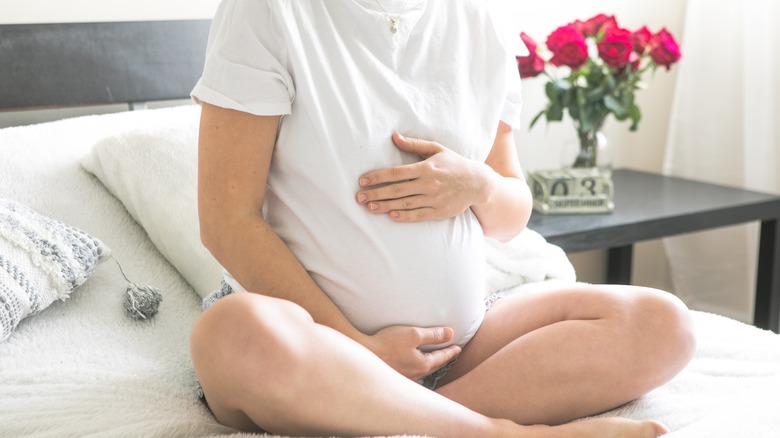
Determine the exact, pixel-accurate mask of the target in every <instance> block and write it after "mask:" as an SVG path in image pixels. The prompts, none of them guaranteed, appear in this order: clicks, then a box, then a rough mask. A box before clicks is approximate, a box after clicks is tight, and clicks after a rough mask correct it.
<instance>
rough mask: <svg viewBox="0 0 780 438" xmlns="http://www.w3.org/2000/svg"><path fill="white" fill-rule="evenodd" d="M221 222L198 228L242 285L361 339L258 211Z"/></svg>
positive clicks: (208, 244)
mask: <svg viewBox="0 0 780 438" xmlns="http://www.w3.org/2000/svg"><path fill="white" fill-rule="evenodd" d="M220 222H221V223H219V224H216V225H214V226H212V227H211V228H210V231H209V229H207V230H206V231H204V232H202V233H201V234H202V238H203V241H204V244H206V246H207V248H208V249H209V250H210V251H211V253H212V254H213V255H214V257H215V258H216V259H217V260H218V261H219V262H220V264H222V266H223V267H225V269H227V270H228V272H230V274H231V275H232V276H233V277H234V278H235V279H236V280H237V281H238V282H239V283H240V284H241V285H242V286H243V287H245V288H246V289H247V290H249V291H252V292H257V293H261V294H263V295H268V296H273V297H276V298H281V299H285V300H289V301H292V302H294V303H297V304H298V305H300V306H301V307H303V308H304V309H306V310H307V311H308V312H309V314H311V316H312V318H313V319H314V321H315V322H317V323H319V324H323V325H326V326H329V327H331V328H333V329H335V330H338V331H339V332H341V333H343V334H345V335H347V336H348V337H350V338H352V339H354V340H356V341H358V342H360V343H364V342H365V338H366V335H364V334H362V333H361V332H359V331H358V330H357V329H356V328H355V327H354V326H353V325H352V324H351V323H350V322H349V321H348V320H347V319H346V317H345V316H344V314H343V313H342V312H341V311H340V310H339V309H338V307H336V305H335V304H334V303H333V302H332V301H331V300H330V299H329V298H328V296H327V295H326V294H325V293H324V292H323V291H322V289H320V288H319V286H317V284H316V283H315V282H314V280H312V278H311V276H310V275H309V274H308V272H306V270H305V269H304V267H303V266H302V265H301V264H300V262H299V261H298V259H297V258H296V257H295V255H294V254H293V253H292V251H291V250H290V249H289V248H288V247H287V245H286V244H285V243H284V242H283V241H282V240H281V238H279V236H278V235H277V234H276V233H275V232H274V230H273V229H271V227H270V226H269V225H268V224H267V223H266V222H265V221H264V220H263V218H262V217H261V216H260V214H259V213H258V214H256V215H250V216H247V217H241V218H233V219H232V220H230V219H229V220H224V219H223V220H220ZM202 227H204V229H205V228H206V227H208V226H204V225H203V224H202Z"/></svg>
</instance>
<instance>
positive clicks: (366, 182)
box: [359, 163, 420, 187]
mask: <svg viewBox="0 0 780 438" xmlns="http://www.w3.org/2000/svg"><path fill="white" fill-rule="evenodd" d="M419 176H420V166H419V165H418V163H414V164H407V165H404V166H395V167H388V168H385V169H380V170H375V171H373V172H369V173H366V174H365V175H362V176H361V177H360V180H359V184H360V187H371V186H376V185H379V184H388V183H394V182H399V181H409V180H413V179H415V178H418V177H419Z"/></svg>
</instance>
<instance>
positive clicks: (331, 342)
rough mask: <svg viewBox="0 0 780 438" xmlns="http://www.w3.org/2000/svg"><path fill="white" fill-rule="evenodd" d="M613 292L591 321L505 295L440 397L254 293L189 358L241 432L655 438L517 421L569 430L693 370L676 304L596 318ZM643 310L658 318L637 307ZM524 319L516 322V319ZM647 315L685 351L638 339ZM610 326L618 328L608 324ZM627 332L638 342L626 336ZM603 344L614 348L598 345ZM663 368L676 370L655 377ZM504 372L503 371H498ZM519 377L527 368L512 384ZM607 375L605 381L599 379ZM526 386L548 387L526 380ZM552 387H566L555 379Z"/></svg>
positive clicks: (628, 427) (205, 332)
mask: <svg viewBox="0 0 780 438" xmlns="http://www.w3.org/2000/svg"><path fill="white" fill-rule="evenodd" d="M551 293H552V295H557V294H560V296H561V297H567V295H566V294H564V293H563V292H558V293H556V292H551ZM577 293H583V291H581V290H580V292H577ZM575 294H576V293H575ZM645 294H647V295H650V296H653V298H647V297H645V296H644V295H645ZM596 295H599V293H596ZM607 295H609V296H612V298H609V299H606V298H605V301H604V302H593V303H590V304H589V305H590V308H591V309H592V311H593V312H595V313H593V314H590V313H588V312H584V313H578V312H579V311H578V310H577V309H575V308H574V307H575V306H569V305H568V304H567V302H566V300H563V298H560V299H557V300H550V302H548V303H545V305H548V306H550V307H551V308H550V309H544V310H539V309H537V312H534V310H533V309H530V308H526V305H521V304H522V303H523V302H524V300H520V299H506V300H503V301H504V303H501V304H497V305H496V306H495V307H494V309H492V310H491V311H490V312H488V315H489V318H487V319H486V321H485V325H483V328H481V329H480V332H479V333H478V335H477V336H475V337H474V339H472V341H471V342H470V343H469V347H467V349H464V351H463V353H462V354H461V359H460V360H459V361H458V363H457V364H456V365H455V366H454V367H453V368H452V370H451V371H450V374H449V375H448V377H447V379H448V380H449V382H448V383H447V382H445V383H447V384H445V385H444V386H442V387H441V388H440V389H439V390H438V392H434V391H429V390H427V389H425V388H423V387H422V386H420V385H418V384H416V383H414V382H412V381H411V380H409V379H407V378H405V377H403V376H401V375H400V374H398V373H396V372H395V371H394V370H392V369H391V368H390V367H389V366H387V365H386V364H385V363H384V362H382V361H381V360H379V359H378V358H377V357H376V356H374V355H373V354H372V353H371V352H369V351H368V350H366V349H365V348H363V347H362V346H361V345H359V344H357V343H356V342H353V341H352V340H350V339H348V338H346V337H345V336H343V335H341V334H340V333H338V332H336V331H334V330H331V329H329V328H327V327H324V326H321V325H318V324H316V323H314V322H313V321H312V319H311V317H310V316H309V315H308V313H306V312H305V311H304V310H303V309H302V308H300V307H299V306H297V305H295V304H292V303H289V302H286V301H283V300H277V299H274V298H269V297H264V296H260V295H255V294H248V293H246V294H235V295H231V296H228V297H225V298H223V299H222V300H220V301H219V302H218V303H216V304H214V305H213V306H212V307H211V308H210V309H209V310H207V311H206V312H204V314H203V315H202V316H201V318H200V319H199V320H198V322H197V323H196V325H195V327H194V330H193V334H192V340H191V342H192V344H191V350H192V356H193V363H194V365H195V370H196V373H197V375H198V378H199V379H200V381H201V384H202V385H203V390H204V393H205V394H206V397H207V400H208V403H209V407H210V408H211V410H212V412H213V413H214V415H215V416H216V418H217V419H218V420H219V421H220V422H221V423H223V424H226V425H229V426H232V427H235V428H238V429H242V430H257V429H259V428H262V429H265V430H268V431H272V432H274V433H281V434H288V435H296V436H299V435H317V436H321V435H342V436H365V435H393V434H399V435H401V434H418V435H429V436H439V437H458V436H464V437H472V436H484V437H492V436H496V437H505V436H506V437H510V436H514V437H569V436H572V437H575V436H576V437H590V436H593V437H618V436H620V437H634V436H636V437H652V436H656V435H657V434H660V433H662V432H663V431H664V429H663V427H661V426H660V425H658V424H657V423H653V422H634V421H630V420H623V419H594V420H588V421H580V422H574V423H569V424H564V425H562V426H557V427H546V426H520V425H519V424H536V423H545V422H548V423H560V422H564V421H567V420H569V419H573V418H576V417H578V416H580V415H588V414H592V413H595V412H598V411H600V410H604V409H608V408H610V407H613V406H616V405H618V404H620V403H622V402H625V401H628V400H630V399H631V398H633V397H636V396H638V395H640V394H642V393H643V392H644V391H647V390H649V389H651V388H652V387H654V386H657V385H658V384H660V383H662V382H663V381H665V380H668V379H669V378H670V377H671V376H672V375H673V374H674V373H675V372H676V370H679V368H681V367H682V366H683V365H684V363H685V362H687V358H688V357H689V356H690V350H692V341H691V340H690V339H688V338H686V336H685V334H684V332H685V326H686V324H687V323H686V322H685V318H684V316H680V315H676V314H675V311H672V310H669V308H672V309H678V311H679V313H680V314H681V315H682V314H684V312H682V310H679V307H677V305H676V303H674V302H671V301H670V302H668V303H666V304H659V302H658V301H657V298H658V297H655V295H654V294H653V293H651V292H646V291H642V292H641V293H640V296H641V297H640V298H636V300H635V299H633V298H631V299H629V301H632V302H633V301H636V302H634V303H633V304H631V305H627V306H625V309H623V310H622V311H614V312H613V311H608V312H606V314H605V313H603V312H599V311H597V310H595V309H597V308H598V307H599V306H600V305H607V308H608V309H611V308H613V307H618V308H623V307H624V306H622V305H618V304H614V303H610V302H611V301H612V300H614V299H615V298H614V297H615V296H618V295H620V294H618V293H617V292H610V293H608V294H607ZM569 298H570V297H569ZM623 298H624V297H623ZM645 298H647V299H645ZM529 299H530V298H529ZM664 299H665V298H664ZM584 300H585V301H588V300H587V299H584ZM617 301H619V302H620V301H621V300H617ZM661 302H663V299H661ZM641 303H645V304H641ZM526 304H527V305H528V306H530V305H532V304H534V303H532V302H528V303H526ZM643 306H645V307H648V308H649V309H648V310H644V311H642V310H639V308H641V307H643ZM516 311H517V312H521V315H518V317H514V316H513V314H514V312H516ZM626 312H627V313H626ZM651 314H652V315H655V316H653V318H650V319H651V321H650V322H651V324H650V325H649V326H648V328H647V329H648V330H654V329H658V328H659V327H661V326H666V325H667V324H671V325H673V326H675V327H676V329H674V330H670V331H675V330H676V331H678V332H679V333H680V334H679V335H678V337H679V338H680V339H681V340H680V341H679V342H678V346H677V347H674V348H667V349H661V350H659V351H654V348H653V347H652V346H651V345H650V346H648V345H643V344H644V343H643V342H642V341H641V339H635V340H636V341H638V342H637V343H633V342H631V338H633V337H637V336H639V335H640V334H641V333H640V330H639V329H638V328H635V326H641V325H642V324H637V323H631V321H630V318H634V317H638V318H644V317H645V316H648V315H651ZM545 315H546V316H545ZM661 315H666V316H661ZM675 315H676V316H675ZM519 316H523V317H524V318H520V317H519ZM571 318H579V319H573V320H572V319H571ZM513 320H515V321H525V322H523V323H522V324H518V323H511V321H513ZM579 322H586V323H588V324H591V323H592V324H595V326H593V327H591V326H588V325H582V326H581V325H580V324H579ZM615 323H617V324H619V325H618V326H616V327H611V324H615ZM621 325H622V326H621ZM601 326H607V327H601ZM610 327H611V328H610ZM621 330H627V331H629V332H630V333H631V335H624V334H623V335H622V334H620V333H619V332H620V331H621ZM505 331H509V332H510V333H508V334H507V333H505ZM480 333H481V334H480ZM513 336H514V337H513ZM602 336H604V337H607V340H599V338H600V337H602ZM611 336H615V337H617V339H614V338H610V337H611ZM644 336H645V337H647V336H648V335H647V333H645V334H644ZM652 336H656V334H655V333H653V335H652ZM613 344H614V345H613ZM615 345H620V347H616V346H615ZM637 345H640V346H637ZM683 347H684V348H683ZM592 349H597V350H596V351H595V352H594V351H593V350H592ZM672 350H674V351H672ZM645 354H648V355H654V354H655V355H658V356H657V357H656V358H652V357H651V358H649V359H651V360H650V362H651V363H652V365H642V364H641V362H642V361H641V360H639V359H633V360H632V359H631V358H634V357H636V356H638V355H639V356H641V355H645ZM678 355H682V356H683V357H682V358H678ZM686 355H687V357H686ZM579 360H582V361H583V362H581V363H577V361H579ZM664 360H671V361H672V362H673V363H674V364H675V366H669V367H668V368H667V369H666V370H665V371H658V370H657V369H656V368H657V367H658V366H659V365H658V364H659V363H665V362H664ZM513 361H514V362H513ZM518 361H519V362H518ZM614 361H618V362H620V363H626V365H625V368H626V369H625V370H624V371H622V372H617V371H615V369H616V368H623V367H622V366H616V364H615V362H614ZM556 362H566V363H567V364H568V365H570V366H560V365H561V364H556ZM551 364H556V365H558V366H557V367H550V366H551ZM618 365H620V364H618ZM501 367H504V371H506V373H501V372H498V368H501ZM545 367H549V368H545ZM665 367H666V365H663V366H662V368H665ZM534 368H536V370H535V371H534ZM645 368H647V369H648V370H645ZM515 370H518V371H520V373H519V374H518V375H514V376H513V375H512V374H513V372H514V371H515ZM635 372H639V373H640V375H638V376H634V375H633V373H635ZM598 373H606V376H594V374H598ZM629 376H633V377H629ZM502 378H503V379H502ZM531 378H540V379H542V381H540V382H531V381H528V379H531ZM557 379H560V380H561V381H560V382H558V383H556V382H557ZM616 379H617V380H616ZM634 380H639V381H640V383H635V381H634ZM581 382H590V383H589V384H587V383H581ZM510 383H511V386H509V385H508V384H510ZM605 387H609V388H605ZM620 387H622V388H620ZM551 389H552V391H551ZM494 390H495V392H493V391H494ZM520 391H525V392H523V393H521V392H520ZM534 391H535V392H534ZM550 392H554V393H553V394H548V393H550ZM607 393H608V395H605V394H607ZM557 403H562V405H560V406H559V405H557ZM548 411H549V412H548ZM510 420H512V421H510Z"/></svg>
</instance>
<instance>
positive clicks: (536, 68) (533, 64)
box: [517, 32, 544, 79]
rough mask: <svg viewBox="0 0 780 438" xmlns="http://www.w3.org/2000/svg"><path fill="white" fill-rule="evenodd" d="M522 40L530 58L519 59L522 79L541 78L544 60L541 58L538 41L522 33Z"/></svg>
mask: <svg viewBox="0 0 780 438" xmlns="http://www.w3.org/2000/svg"><path fill="white" fill-rule="evenodd" d="M520 38H521V39H522V40H523V43H525V46H526V47H527V48H528V56H518V57H517V69H518V70H519V71H520V77H521V78H523V79H525V78H532V77H534V76H539V74H541V73H542V72H543V71H544V59H542V57H541V56H539V52H538V51H537V47H538V46H537V44H536V41H534V40H533V38H531V37H530V36H528V35H527V34H526V33H525V32H521V33H520Z"/></svg>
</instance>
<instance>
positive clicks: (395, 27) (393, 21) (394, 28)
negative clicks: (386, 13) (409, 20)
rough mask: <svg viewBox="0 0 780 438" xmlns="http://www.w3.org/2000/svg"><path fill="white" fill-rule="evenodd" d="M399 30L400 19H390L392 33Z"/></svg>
mask: <svg viewBox="0 0 780 438" xmlns="http://www.w3.org/2000/svg"><path fill="white" fill-rule="evenodd" d="M396 32H398V20H397V19H395V18H391V19H390V33H392V34H395V33H396Z"/></svg>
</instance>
